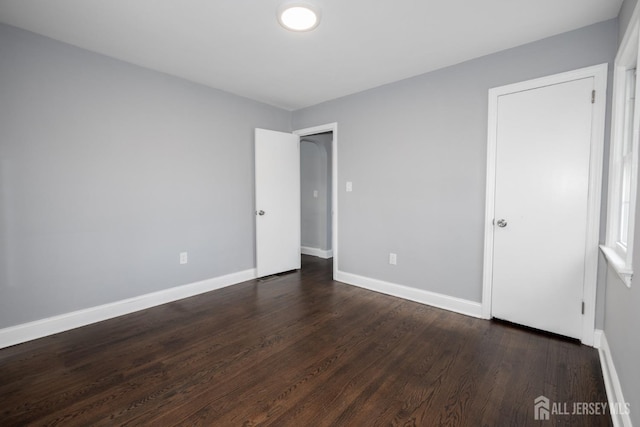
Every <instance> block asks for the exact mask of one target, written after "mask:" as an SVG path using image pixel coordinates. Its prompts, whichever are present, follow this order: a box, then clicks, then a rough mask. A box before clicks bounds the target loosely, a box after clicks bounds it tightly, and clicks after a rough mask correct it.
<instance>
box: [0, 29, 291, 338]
mask: <svg viewBox="0 0 640 427" xmlns="http://www.w3.org/2000/svg"><path fill="white" fill-rule="evenodd" d="M290 124H291V114H290V113H289V112H287V111H284V110H280V109H277V108H274V107H270V106H267V105H264V104H260V103H257V102H254V101H251V100H248V99H244V98H240V97H237V96H234V95H230V94H227V93H224V92H221V91H217V90H213V89H209V88H206V87H204V86H200V85H197V84H192V83H189V82H186V81H183V80H180V79H177V78H174V77H170V76H167V75H164V74H161V73H157V72H153V71H150V70H146V69H143V68H140V67H136V66H134V65H130V64H126V63H123V62H120V61H117V60H114V59H110V58H107V57H104V56H101V55H98V54H94V53H91V52H88V51H85V50H81V49H78V48H75V47H72V46H69V45H66V44H63V43H59V42H55V41H53V40H51V39H47V38H44V37H41V36H38V35H35V34H32V33H29V32H26V31H23V30H19V29H16V28H12V27H8V26H3V25H0V328H2V327H7V326H11V325H16V324H19V323H23V322H27V321H31V320H36V319H41V318H45V317H48V316H53V315H57V314H61V313H66V312H69V311H73V310H78V309H82V308H86V307H91V306H95V305H99V304H104V303H108V302H112V301H117V300H121V299H124V298H128V297H133V296H137V295H141V294H145V293H148V292H153V291H158V290H161V289H165V288H169V287H173V286H177V285H182V284H186V283H191V282H194V281H197V280H202V279H207V278H211V277H216V276H221V275H224V274H228V273H232V272H238V271H242V270H245V269H250V268H253V267H255V259H254V258H255V255H254V243H253V242H254V235H255V230H254V213H253V211H254V206H253V205H254V201H253V193H254V191H253V188H254V184H253V180H254V178H253V177H254V175H253V128H254V127H263V128H269V129H275V130H284V131H289V130H291V126H290ZM181 251H188V252H189V263H188V264H187V265H182V266H181V265H179V263H178V253H179V252H181Z"/></svg>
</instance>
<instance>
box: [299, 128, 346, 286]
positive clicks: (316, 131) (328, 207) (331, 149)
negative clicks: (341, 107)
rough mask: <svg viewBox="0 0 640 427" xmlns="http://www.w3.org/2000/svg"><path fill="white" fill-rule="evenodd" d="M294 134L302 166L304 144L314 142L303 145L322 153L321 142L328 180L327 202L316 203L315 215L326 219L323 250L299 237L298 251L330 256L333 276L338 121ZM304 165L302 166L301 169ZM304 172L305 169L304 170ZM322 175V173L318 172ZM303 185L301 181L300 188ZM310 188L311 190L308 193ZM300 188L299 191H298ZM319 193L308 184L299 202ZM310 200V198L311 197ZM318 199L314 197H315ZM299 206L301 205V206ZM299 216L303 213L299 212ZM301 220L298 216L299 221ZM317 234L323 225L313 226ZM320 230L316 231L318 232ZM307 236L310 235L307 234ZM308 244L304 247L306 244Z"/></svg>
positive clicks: (336, 242) (335, 262) (312, 197)
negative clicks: (315, 247) (298, 141)
mask: <svg viewBox="0 0 640 427" xmlns="http://www.w3.org/2000/svg"><path fill="white" fill-rule="evenodd" d="M293 134H294V135H298V136H299V137H300V141H301V146H300V148H301V150H300V151H301V165H302V161H303V159H302V150H303V144H311V143H313V144H315V145H316V146H315V147H312V146H307V147H305V148H306V149H308V151H316V154H319V155H320V156H322V151H320V146H319V144H317V143H318V142H322V144H323V150H324V151H325V153H326V156H327V162H326V163H325V165H326V182H327V184H326V185H327V190H326V193H325V196H326V199H327V200H326V203H325V204H324V205H323V204H322V203H320V204H318V203H316V204H315V205H316V210H315V211H316V212H317V215H323V212H325V213H324V216H325V218H326V224H327V225H326V230H325V234H326V238H325V242H326V244H325V245H326V249H324V250H321V251H319V252H316V251H309V249H313V240H305V239H304V238H302V239H301V248H300V249H301V253H303V254H304V253H309V252H313V253H309V254H310V255H314V256H322V257H323V258H333V275H334V276H335V274H336V271H338V262H339V261H338V124H337V123H328V124H324V125H320V126H314V127H309V128H305V129H299V130H296V131H294V132H293ZM303 141H312V142H303ZM302 167H303V166H301V169H302ZM305 173H306V172H305ZM320 175H322V173H320ZM303 186H304V184H302V182H301V187H303ZM309 190H310V192H309ZM314 190H318V197H317V198H316V197H314V196H315V193H314ZM301 191H302V190H301ZM320 196H321V190H320V189H316V188H311V187H309V188H308V189H307V191H306V193H305V195H302V194H301V204H303V203H304V201H302V198H303V197H310V198H311V199H319V198H320ZM312 201H313V200H312ZM316 202H317V200H316ZM301 208H302V209H305V208H304V205H303V206H301ZM301 216H302V215H301ZM302 221H304V219H303V218H301V222H302ZM301 228H302V230H301V233H305V231H304V226H301ZM315 230H316V231H315V233H316V236H319V235H320V234H321V233H322V227H320V228H316V229H315ZM318 230H319V231H318ZM308 237H309V236H308ZM318 240H319V241H321V240H322V238H321V237H319V238H318ZM309 242H311V245H310V246H305V244H307V245H309Z"/></svg>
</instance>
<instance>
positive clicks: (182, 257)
mask: <svg viewBox="0 0 640 427" xmlns="http://www.w3.org/2000/svg"><path fill="white" fill-rule="evenodd" d="M188 262H189V254H187V253H186V252H180V264H186V263H188Z"/></svg>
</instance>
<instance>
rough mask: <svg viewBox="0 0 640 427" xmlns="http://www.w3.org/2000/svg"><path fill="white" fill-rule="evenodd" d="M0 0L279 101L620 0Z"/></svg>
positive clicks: (18, 13)
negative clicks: (299, 10)
mask: <svg viewBox="0 0 640 427" xmlns="http://www.w3.org/2000/svg"><path fill="white" fill-rule="evenodd" d="M311 1H313V2H314V3H315V4H316V5H319V6H320V8H321V9H322V21H321V22H320V26H319V27H318V28H317V29H316V30H315V31H313V32H309V33H293V32H289V31H286V30H284V29H283V28H281V27H280V26H279V25H278V22H277V19H276V9H277V8H278V6H279V5H280V4H281V3H282V2H283V0H0V22H3V23H6V24H9V25H13V26H16V27H20V28H24V29H27V30H30V31H33V32H36V33H39V34H43V35H45V36H48V37H51V38H53V39H57V40H61V41H64V42H67V43H70V44H73V45H76V46H79V47H82V48H85V49H89V50H93V51H96V52H100V53H103V54H105V55H109V56H112V57H115V58H118V59H121V60H124V61H128V62H132V63H134V64H138V65H142V66H144V67H148V68H152V69H155V70H159V71H163V72H166V73H169V74H173V75H176V76H180V77H183V78H185V79H188V80H192V81H195V82H198V83H202V84H204V85H207V86H211V87H214V88H218V89H222V90H225V91H228V92H232V93H235V94H238V95H241V96H245V97H248V98H252V99H255V100H258V101H262V102H265V103H268V104H272V105H275V106H278V107H282V108H285V109H288V110H296V109H299V108H302V107H306V106H310V105H314V104H317V103H320V102H323V101H327V100H330V99H334V98H338V97H341V96H344V95H348V94H351V93H355V92H359V91H362V90H365V89H369V88H372V87H376V86H380V85H383V84H385V83H390V82H393V81H397V80H400V79H403V78H407V77H411V76H415V75H418V74H422V73H425V72H427V71H431V70H434V69H438V68H442V67H445V66H448V65H452V64H456V63H459V62H462V61H465V60H468V59H472V58H476V57H479V56H483V55H486V54H489V53H493V52H497V51H500V50H503V49H507V48H510V47H514V46H518V45H521V44H524V43H528V42H532V41H535V40H539V39H542V38H545V37H549V36H552V35H555V34H559V33H563V32H565V31H569V30H573V29H576V28H580V27H583V26H586V25H589V24H593V23H596V22H600V21H604V20H607V19H611V18H614V17H616V16H617V14H618V12H619V10H620V6H621V4H622V0H526V1H525V0H482V1H480V0H393V1H390V0H389V1H384V0H311Z"/></svg>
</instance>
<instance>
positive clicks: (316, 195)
mask: <svg viewBox="0 0 640 427" xmlns="http://www.w3.org/2000/svg"><path fill="white" fill-rule="evenodd" d="M313 197H314V198H316V199H317V198H318V190H313Z"/></svg>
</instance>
